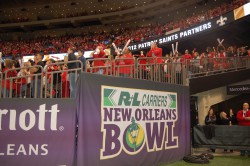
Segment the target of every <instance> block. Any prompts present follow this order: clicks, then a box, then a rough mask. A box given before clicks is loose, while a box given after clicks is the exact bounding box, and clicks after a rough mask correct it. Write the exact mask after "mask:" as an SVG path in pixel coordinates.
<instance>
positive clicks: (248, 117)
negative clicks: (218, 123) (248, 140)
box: [236, 103, 250, 157]
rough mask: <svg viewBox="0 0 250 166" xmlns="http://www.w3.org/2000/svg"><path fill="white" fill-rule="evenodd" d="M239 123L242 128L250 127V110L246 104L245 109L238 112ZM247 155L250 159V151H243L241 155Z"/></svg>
mask: <svg viewBox="0 0 250 166" xmlns="http://www.w3.org/2000/svg"><path fill="white" fill-rule="evenodd" d="M236 118H237V120H238V123H239V125H240V126H250V110H249V104H248V103H244V104H243V109H242V110H240V111H238V112H237V116H236ZM245 154H248V156H249V157H250V151H249V150H248V151H245V150H241V151H240V155H241V156H244V155H245Z"/></svg>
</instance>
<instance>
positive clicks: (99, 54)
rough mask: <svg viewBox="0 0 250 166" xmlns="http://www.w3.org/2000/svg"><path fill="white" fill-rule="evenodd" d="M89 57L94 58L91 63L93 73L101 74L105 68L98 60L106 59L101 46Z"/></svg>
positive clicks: (102, 61) (102, 62) (101, 61)
mask: <svg viewBox="0 0 250 166" xmlns="http://www.w3.org/2000/svg"><path fill="white" fill-rule="evenodd" d="M91 56H92V57H93V58H94V61H93V62H92V66H93V73H96V74H103V73H104V66H105V63H104V60H98V59H102V58H106V54H105V52H104V51H103V46H102V45H99V46H97V47H96V49H95V51H93V52H92V53H91Z"/></svg>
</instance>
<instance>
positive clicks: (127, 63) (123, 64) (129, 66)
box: [116, 47, 134, 77]
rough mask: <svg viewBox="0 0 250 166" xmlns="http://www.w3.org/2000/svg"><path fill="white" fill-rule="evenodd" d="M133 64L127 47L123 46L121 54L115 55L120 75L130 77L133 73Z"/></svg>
mask: <svg viewBox="0 0 250 166" xmlns="http://www.w3.org/2000/svg"><path fill="white" fill-rule="evenodd" d="M133 64H134V59H133V56H132V54H131V52H130V50H129V48H127V47H126V48H125V49H124V51H123V54H122V55H120V56H119V55H118V56H116V65H117V66H118V67H117V69H118V73H119V76H121V77H130V76H131V75H132V73H133V70H134V68H133Z"/></svg>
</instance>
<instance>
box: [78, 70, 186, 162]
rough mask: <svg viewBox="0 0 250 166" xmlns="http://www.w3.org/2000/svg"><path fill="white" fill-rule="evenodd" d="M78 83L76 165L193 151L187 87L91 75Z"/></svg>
mask: <svg viewBox="0 0 250 166" xmlns="http://www.w3.org/2000/svg"><path fill="white" fill-rule="evenodd" d="M97 80H98V81H97ZM78 81H79V82H78V94H77V101H79V102H77V105H78V106H77V110H78V142H77V166H83V165H89V166H91V165H95V166H110V165H119V166H127V165H143V166H152V165H157V164H159V163H170V162H174V161H178V160H181V159H182V158H183V157H184V156H186V155H188V154H189V153H190V111H189V108H190V107H189V88H188V87H185V86H179V85H170V84H169V85H166V84H160V83H156V82H152V81H142V80H136V79H126V78H117V77H103V76H101V75H96V74H89V73H82V74H81V75H80V76H79V79H78ZM169 154H171V155H169Z"/></svg>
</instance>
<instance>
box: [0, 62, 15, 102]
mask: <svg viewBox="0 0 250 166" xmlns="http://www.w3.org/2000/svg"><path fill="white" fill-rule="evenodd" d="M4 66H5V68H4V70H3V71H2V73H3V74H4V77H3V80H2V85H1V86H2V92H1V93H2V94H3V95H4V89H5V95H6V97H9V92H10V91H11V90H14V89H15V88H16V84H15V80H13V79H12V80H11V79H8V78H11V77H16V76H17V71H16V70H12V69H15V67H14V61H13V60H10V59H6V60H5V61H4ZM6 79H7V80H6ZM11 83H12V86H11Z"/></svg>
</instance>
